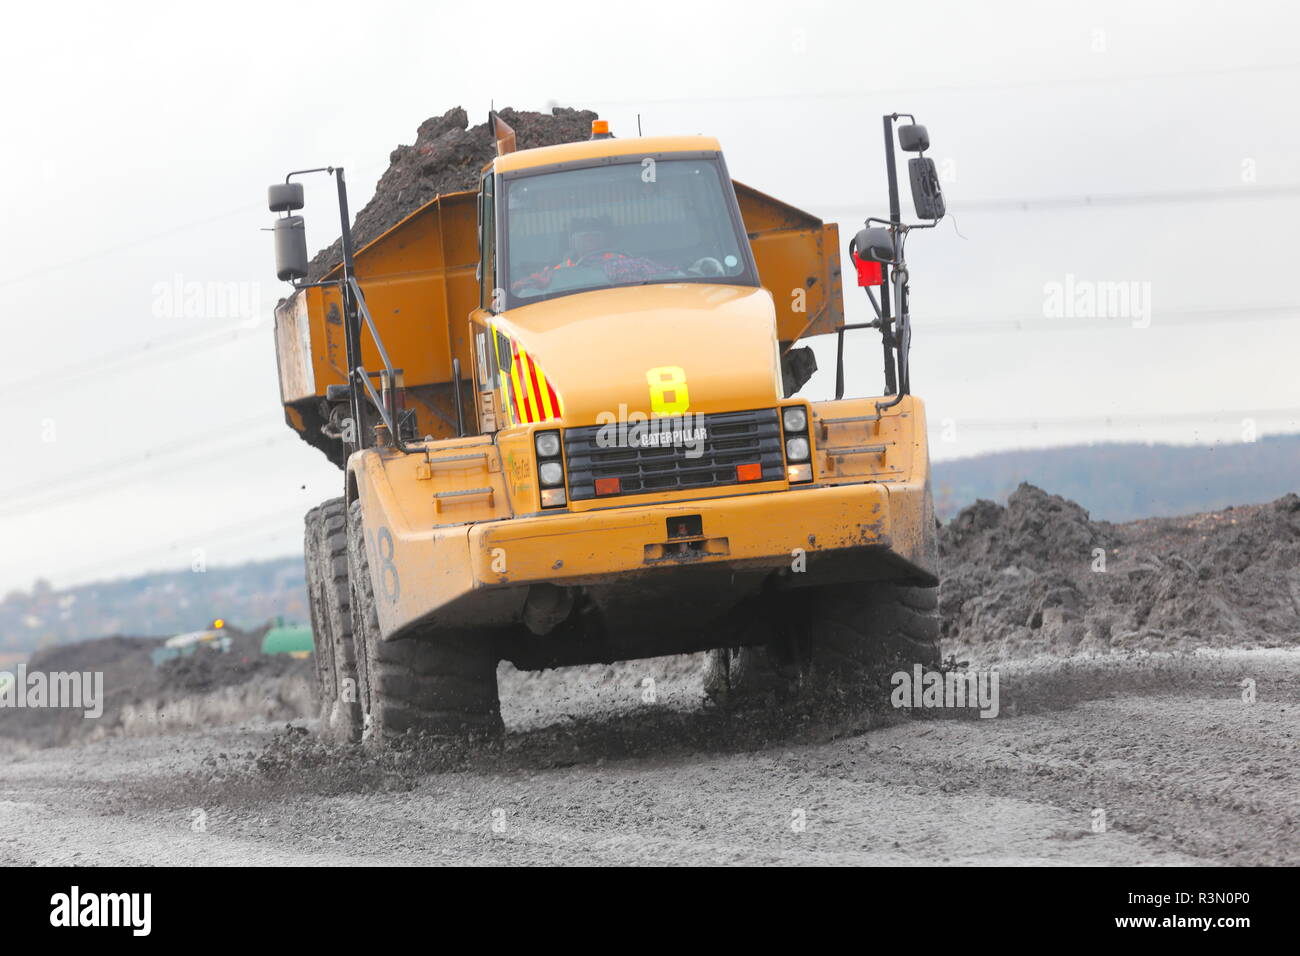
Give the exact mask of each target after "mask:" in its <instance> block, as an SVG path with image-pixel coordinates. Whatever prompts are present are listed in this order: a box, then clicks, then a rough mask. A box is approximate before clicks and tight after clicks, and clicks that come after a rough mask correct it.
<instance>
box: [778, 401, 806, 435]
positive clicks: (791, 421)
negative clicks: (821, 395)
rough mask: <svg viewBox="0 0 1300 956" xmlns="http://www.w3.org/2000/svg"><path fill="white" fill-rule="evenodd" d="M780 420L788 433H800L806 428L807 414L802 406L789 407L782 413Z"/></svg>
mask: <svg viewBox="0 0 1300 956" xmlns="http://www.w3.org/2000/svg"><path fill="white" fill-rule="evenodd" d="M781 420H782V421H783V422H785V430H786V431H788V432H801V431H803V430H804V429H805V428H807V427H808V413H807V412H805V411H804V410H803V406H802V405H791V406H790V407H789V408H787V409H786V410H785V411H784V412H783V413H782V415H781Z"/></svg>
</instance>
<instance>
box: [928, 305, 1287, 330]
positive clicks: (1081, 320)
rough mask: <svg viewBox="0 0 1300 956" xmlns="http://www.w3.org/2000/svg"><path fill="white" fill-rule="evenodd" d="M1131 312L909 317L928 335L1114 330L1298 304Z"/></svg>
mask: <svg viewBox="0 0 1300 956" xmlns="http://www.w3.org/2000/svg"><path fill="white" fill-rule="evenodd" d="M1134 318H1135V317H1134V316H1116V317H1113V318H1087V317H1062V318H1048V317H1045V316H1044V315H1042V314H1041V313H1040V314H1039V315H1020V316H997V317H994V316H969V317H966V318H963V317H961V316H944V317H935V318H929V319H927V318H926V317H925V316H924V315H921V316H916V317H914V318H913V320H912V321H913V323H914V329H913V332H914V334H916V335H918V336H922V337H925V336H928V335H981V334H985V333H989V332H993V333H1017V332H1081V331H1117V332H1132V331H1134V330H1135V329H1146V328H1152V329H1157V328H1166V327H1169V326H1180V325H1224V326H1229V325H1237V324H1239V323H1241V322H1279V321H1293V320H1295V319H1300V304H1297V305H1261V306H1248V307H1245V308H1240V309H1195V310H1188V311H1181V312H1152V313H1151V314H1150V315H1149V316H1147V317H1145V319H1144V322H1145V321H1146V320H1149V325H1147V324H1144V325H1143V326H1134V325H1133V319H1134Z"/></svg>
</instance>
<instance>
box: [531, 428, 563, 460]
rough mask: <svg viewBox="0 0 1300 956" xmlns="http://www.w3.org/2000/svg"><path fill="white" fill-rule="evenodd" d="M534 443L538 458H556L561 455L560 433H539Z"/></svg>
mask: <svg viewBox="0 0 1300 956" xmlns="http://www.w3.org/2000/svg"><path fill="white" fill-rule="evenodd" d="M534 443H535V445H536V447H537V457H538V458H554V457H555V456H556V455H558V454H559V453H560V433H559V432H538V433H537V438H536V439H535V440H534Z"/></svg>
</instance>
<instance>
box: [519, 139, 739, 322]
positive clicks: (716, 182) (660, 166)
mask: <svg viewBox="0 0 1300 956" xmlns="http://www.w3.org/2000/svg"><path fill="white" fill-rule="evenodd" d="M499 178H500V183H499V185H498V187H497V190H496V192H497V198H498V202H497V204H496V219H497V245H498V248H497V263H496V266H497V268H496V279H497V287H498V288H499V289H500V290H501V291H502V292H504V296H503V297H502V296H498V301H500V300H501V298H504V305H505V307H506V308H508V309H511V308H520V307H522V306H525V305H531V304H532V303H535V302H544V301H546V300H548V299H554V298H558V297H560V296H565V295H576V294H578V293H582V292H595V291H600V290H604V289H613V288H622V287H636V286H643V285H663V284H670V283H671V284H676V283H684V282H689V283H696V284H723V285H740V286H749V287H757V286H759V285H760V282H759V279H758V267H757V264H756V263H755V261H754V254H753V250H752V249H751V248H750V245H749V237H748V235H747V234H746V232H745V225H744V221H743V220H742V218H741V215H740V205H739V203H738V202H737V200H736V193H735V189H734V187H733V186H732V183H731V177H730V176H729V175H728V173H727V169H726V164H725V163H724V161H723V159H722V156H721V154H720V153H717V152H715V151H690V152H672V153H629V154H625V155H619V156H604V157H600V158H598V159H588V160H578V161H573V162H567V163H553V164H550V165H546V166H536V167H532V168H527V169H519V170H512V171H510V172H507V173H503V174H500V176H499ZM642 197H644V201H642ZM575 199H576V201H575ZM512 214H513V217H512ZM620 247H621V248H620ZM512 262H513V263H516V265H512Z"/></svg>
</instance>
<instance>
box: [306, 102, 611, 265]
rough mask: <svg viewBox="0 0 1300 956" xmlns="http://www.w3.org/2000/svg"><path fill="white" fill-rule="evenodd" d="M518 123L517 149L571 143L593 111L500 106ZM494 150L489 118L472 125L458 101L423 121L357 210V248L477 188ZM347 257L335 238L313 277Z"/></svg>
mask: <svg viewBox="0 0 1300 956" xmlns="http://www.w3.org/2000/svg"><path fill="white" fill-rule="evenodd" d="M498 113H499V114H500V116H501V118H502V119H504V120H505V121H506V122H507V123H509V124H510V125H511V127H513V128H514V131H515V145H516V148H518V149H534V148H536V147H538V146H555V145H557V144H559V143H573V142H577V141H579V140H584V139H587V138H588V137H589V136H590V135H591V121H592V120H594V119H595V118H596V114H595V113H593V112H591V111H590V110H573V109H566V108H562V107H557V108H555V109H553V110H551V112H550V113H533V112H529V111H527V110H512V109H503V110H498ZM495 154H496V146H495V140H494V139H493V137H492V131H491V130H490V129H489V128H488V124H487V123H486V122H484V123H480V124H479V125H478V126H472V127H471V126H470V125H469V116H468V115H467V114H466V113H465V111H464V110H463V109H462V108H461V107H459V106H457V107H456V108H455V109H450V110H448V111H447V112H446V113H444V114H442V115H441V116H433V117H430V118H429V119H427V120H425V121H424V122H423V123H421V124H420V128H419V129H418V130H416V133H415V143H414V144H413V145H411V146H398V147H397V148H396V149H395V150H393V152H392V154H391V155H390V156H389V166H388V170H387V171H386V172H385V173H384V175H383V176H381V177H380V179H379V183H378V184H377V185H376V186H375V195H374V197H373V198H372V199H371V200H370V202H368V203H366V205H365V208H363V209H362V210H361V212H359V213H357V217H356V220H355V221H354V222H353V224H352V236H353V240H354V242H355V243H356V247H357V248H358V249H359V248H361V247H362V246H364V245H365V244H366V243H367V242H370V241H371V240H372V239H374V238H376V237H378V236H379V235H381V234H382V233H384V232H386V231H387V230H389V229H391V228H392V227H393V226H395V225H396V224H397V223H399V222H401V220H403V219H404V218H406V217H407V216H409V215H410V214H411V213H413V212H415V210H417V209H419V208H420V207H421V206H423V205H424V204H425V203H427V202H429V201H430V200H432V199H433V198H434V197H435V196H437V195H439V194H440V193H450V192H460V191H462V190H467V189H476V188H477V187H478V177H479V172H480V170H481V169H482V168H483V164H484V163H486V162H487V161H488V160H489V159H491V158H492V157H493V156H494V155H495ZM342 259H343V246H342V243H341V241H339V240H336V241H335V242H334V243H333V244H332V245H331V246H329V247H328V248H327V249H322V250H321V251H320V252H319V253H317V254H316V258H314V259H313V260H312V261H311V276H310V281H312V282H316V281H319V280H320V279H321V278H322V277H323V276H324V275H325V273H327V272H329V271H330V270H331V269H333V268H334V267H335V266H336V265H338V264H339V263H340V262H341V261H342Z"/></svg>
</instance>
